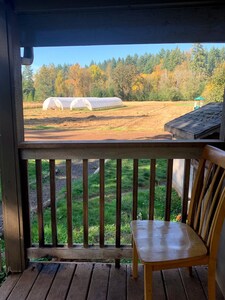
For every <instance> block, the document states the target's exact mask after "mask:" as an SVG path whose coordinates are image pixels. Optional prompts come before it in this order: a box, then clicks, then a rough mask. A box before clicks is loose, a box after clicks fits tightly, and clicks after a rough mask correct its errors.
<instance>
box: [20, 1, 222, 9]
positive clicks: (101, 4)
mask: <svg viewBox="0 0 225 300" xmlns="http://www.w3.org/2000/svg"><path fill="white" fill-rule="evenodd" d="M223 2H224V1H223V0H107V1H105V0H94V1H93V0H85V1H84V0H77V1H74V0H48V1H46V0H36V1H35V0H33V1H30V0H14V3H15V10H16V11H19V12H28V11H29V12H36V11H50V10H54V11H55V10H71V9H100V8H115V7H117V8H118V7H125V8H128V7H129V8H134V7H139V8H140V7H142V8H143V7H172V6H178V7H181V6H190V5H191V6H204V5H209V4H214V5H215V4H218V3H223Z"/></svg>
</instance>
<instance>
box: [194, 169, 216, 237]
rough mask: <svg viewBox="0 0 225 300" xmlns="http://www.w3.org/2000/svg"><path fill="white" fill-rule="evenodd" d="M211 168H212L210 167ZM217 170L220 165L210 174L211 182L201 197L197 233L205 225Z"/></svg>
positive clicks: (199, 232)
mask: <svg viewBox="0 0 225 300" xmlns="http://www.w3.org/2000/svg"><path fill="white" fill-rule="evenodd" d="M212 169H213V168H212ZM219 171H220V167H219V166H217V167H216V171H215V173H214V174H211V175H212V176H210V177H211V182H210V184H209V185H208V189H206V191H205V192H206V194H205V197H204V198H203V199H202V203H201V206H202V207H201V216H200V221H199V228H198V234H199V235H202V231H203V226H204V227H205V220H206V218H207V215H208V212H209V209H210V206H211V202H212V197H213V194H214V192H215V188H216V187H215V185H216V182H217V180H218V176H219Z"/></svg>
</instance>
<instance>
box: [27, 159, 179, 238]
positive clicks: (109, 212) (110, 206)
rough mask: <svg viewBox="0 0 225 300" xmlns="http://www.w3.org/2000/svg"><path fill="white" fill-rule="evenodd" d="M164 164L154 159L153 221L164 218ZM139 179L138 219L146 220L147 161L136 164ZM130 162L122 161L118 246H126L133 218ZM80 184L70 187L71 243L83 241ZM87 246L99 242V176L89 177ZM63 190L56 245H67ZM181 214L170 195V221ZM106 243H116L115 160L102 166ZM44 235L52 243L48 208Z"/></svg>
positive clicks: (34, 233)
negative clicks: (155, 161) (71, 209)
mask: <svg viewBox="0 0 225 300" xmlns="http://www.w3.org/2000/svg"><path fill="white" fill-rule="evenodd" d="M166 167H167V165H166V161H165V160H157V164H156V183H157V184H158V185H156V187H155V207H154V215H155V219H163V218H164V207H165V198H166V187H165V185H163V183H165V181H166ZM138 170H139V176H138V187H139V190H138V219H147V218H148V210H149V206H148V205H149V176H150V161H149V160H140V161H139V169H138ZM132 186H133V161H132V160H128V159H127V160H123V164H122V209H121V243H122V244H129V243H130V242H131V238H130V225H129V224H130V221H131V219H132V201H133V193H132ZM82 187H83V182H82V180H81V179H79V180H75V181H74V182H73V186H72V199H73V214H72V215H73V220H72V221H73V241H74V242H75V243H82V242H83V226H82V224H83V219H82V218H83V202H82V197H83V191H82ZM88 192H89V202H88V214H89V215H88V217H89V244H98V243H99V209H100V208H99V202H100V200H99V174H93V175H91V176H89V185H88ZM65 195H66V191H65V189H62V191H61V192H60V193H59V198H58V202H57V230H58V242H59V243H63V244H64V243H67V206H66V198H65ZM180 211H181V199H180V197H179V196H178V195H177V193H176V192H175V191H174V190H173V192H172V206H171V219H172V220H175V219H176V216H177V215H178V214H179V213H180ZM104 221H105V243H106V244H115V232H116V225H115V224H116V161H115V160H109V161H108V162H107V163H106V166H105V220H104ZM44 232H45V242H46V243H51V211H50V208H47V209H45V211H44ZM32 241H33V242H34V243H37V242H38V224H37V217H36V216H34V217H33V222H32Z"/></svg>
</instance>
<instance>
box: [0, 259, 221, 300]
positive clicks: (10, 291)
mask: <svg viewBox="0 0 225 300" xmlns="http://www.w3.org/2000/svg"><path fill="white" fill-rule="evenodd" d="M143 297H144V295H143V268H142V266H139V277H138V279H137V280H133V279H132V276H131V267H130V265H129V264H127V265H126V264H122V265H121V267H120V268H119V269H116V268H115V266H114V265H112V264H102V263H95V264H92V263H63V264H59V263H48V264H44V263H43V264H41V263H34V264H31V265H30V267H29V268H28V269H27V270H25V271H24V272H23V274H20V275H18V274H17V275H10V276H9V277H8V278H7V280H6V281H5V283H4V284H3V285H2V287H1V288H0V299H1V300H6V299H7V300H16V299H20V300H25V299H32V300H42V299H47V300H51V299H54V300H57V299H59V300H61V299H67V300H69V299H79V300H84V299H88V300H95V299H98V300H113V299H120V300H141V299H143ZM153 299H157V300H166V299H167V300H174V299H181V300H188V299H189V300H193V299H201V300H206V299H207V268H206V267H204V266H203V267H196V268H193V276H192V277H191V276H189V274H188V270H187V269H173V270H166V271H162V272H160V271H158V272H154V274H153ZM222 299H224V298H223V296H222V295H221V293H220V290H219V289H218V290H217V298H216V300H222Z"/></svg>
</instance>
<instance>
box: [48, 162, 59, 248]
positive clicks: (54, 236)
mask: <svg viewBox="0 0 225 300" xmlns="http://www.w3.org/2000/svg"><path fill="white" fill-rule="evenodd" d="M49 169H50V199H51V225H52V245H53V246H54V247H56V246H57V224H56V199H55V160H54V159H50V160H49Z"/></svg>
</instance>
